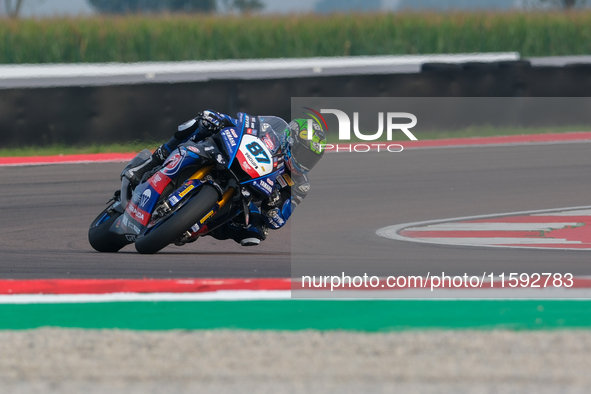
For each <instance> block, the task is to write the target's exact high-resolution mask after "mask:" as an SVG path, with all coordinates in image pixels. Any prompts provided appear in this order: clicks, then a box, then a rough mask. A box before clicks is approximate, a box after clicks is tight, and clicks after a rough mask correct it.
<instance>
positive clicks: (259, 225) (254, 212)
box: [233, 203, 269, 246]
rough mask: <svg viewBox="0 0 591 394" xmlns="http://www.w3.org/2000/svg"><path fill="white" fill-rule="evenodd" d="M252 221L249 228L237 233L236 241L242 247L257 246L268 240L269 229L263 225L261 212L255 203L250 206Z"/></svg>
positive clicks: (235, 234) (234, 236) (235, 235)
mask: <svg viewBox="0 0 591 394" xmlns="http://www.w3.org/2000/svg"><path fill="white" fill-rule="evenodd" d="M249 216H250V220H249V224H248V226H245V227H244V228H242V229H240V231H235V232H234V234H233V238H234V241H236V242H239V243H240V245H242V246H257V245H259V244H260V243H261V241H264V240H265V239H266V238H267V234H268V233H269V229H268V228H267V226H265V225H264V224H263V219H262V216H261V211H260V210H259V208H258V207H257V206H256V205H254V204H253V203H251V204H250V215H249Z"/></svg>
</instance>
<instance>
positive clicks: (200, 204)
mask: <svg viewBox="0 0 591 394" xmlns="http://www.w3.org/2000/svg"><path fill="white" fill-rule="evenodd" d="M287 127H288V125H287V123H286V122H285V121H284V120H283V119H281V118H278V117H275V116H260V117H254V116H250V115H247V114H243V113H240V114H238V119H237V126H236V127H226V128H224V129H223V130H221V131H219V132H218V133H216V134H214V135H213V136H211V137H208V138H206V139H205V140H203V141H199V142H192V141H188V142H185V143H183V144H181V145H180V146H179V147H178V149H177V150H175V151H174V152H172V153H171V154H170V155H169V157H168V158H167V159H166V161H165V162H164V163H163V165H162V166H161V167H157V168H155V169H154V170H152V171H151V172H149V173H147V174H146V175H144V177H143V179H142V182H141V183H140V184H138V185H137V186H136V187H135V188H133V189H132V187H131V185H130V182H129V180H128V179H127V178H125V177H122V181H121V188H120V189H119V190H117V191H116V192H115V194H114V196H113V198H111V200H109V201H108V202H107V205H108V206H107V208H106V209H104V210H103V212H101V213H100V214H99V215H98V216H97V218H96V219H95V220H93V222H92V224H91V225H90V229H89V231H88V240H89V242H90V245H91V246H92V247H93V248H94V249H95V250H97V251H99V252H111V253H112V252H117V251H119V250H120V249H121V248H123V247H124V246H126V245H129V244H131V243H135V248H136V250H137V251H138V252H139V253H142V254H153V253H156V252H158V251H160V250H161V249H163V248H165V247H166V246H168V245H170V244H173V243H174V244H176V245H179V246H182V245H184V244H187V243H190V242H194V241H196V240H197V238H199V237H200V236H203V235H206V234H208V233H210V232H212V231H213V230H215V229H216V228H218V227H220V226H222V225H224V224H225V223H227V222H229V221H232V220H234V219H236V218H238V217H239V216H241V215H243V217H242V218H241V219H242V220H241V223H245V225H248V223H249V212H250V209H249V206H250V204H251V202H254V203H255V204H256V203H257V202H260V201H262V200H263V199H265V198H267V197H269V196H270V195H271V194H272V193H273V191H274V189H275V183H276V182H278V180H277V178H279V177H282V175H283V174H284V173H285V163H284V160H283V155H282V152H281V147H280V141H279V140H278V138H277V135H281V133H283V131H284V130H285V129H286V128H287ZM150 155H151V152H150V151H149V150H144V151H142V152H140V153H139V154H138V155H137V156H136V157H135V158H133V159H132V160H131V161H130V162H129V164H128V165H127V166H126V167H125V170H124V172H125V171H126V170H127V169H128V168H131V167H134V166H137V165H138V164H140V163H142V162H143V161H145V160H146V159H147V158H148V157H150ZM279 182H281V180H280V181H279Z"/></svg>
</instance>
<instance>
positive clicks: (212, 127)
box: [174, 110, 226, 141]
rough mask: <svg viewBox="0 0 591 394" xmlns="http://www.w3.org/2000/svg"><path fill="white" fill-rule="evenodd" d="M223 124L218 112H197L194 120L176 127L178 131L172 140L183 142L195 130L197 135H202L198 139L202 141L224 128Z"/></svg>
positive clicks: (223, 121)
mask: <svg viewBox="0 0 591 394" xmlns="http://www.w3.org/2000/svg"><path fill="white" fill-rule="evenodd" d="M225 124H226V122H225V119H224V118H223V117H222V116H221V114H220V113H218V112H215V111H211V110H207V111H203V112H199V113H198V114H197V116H196V117H195V118H193V119H191V120H189V121H187V122H185V123H183V124H182V125H180V126H179V127H178V131H177V132H176V133H174V138H176V139H177V140H178V141H184V140H186V139H187V138H189V137H190V136H191V135H192V134H193V133H195V131H197V129H200V131H199V133H200V134H203V135H202V136H201V138H200V139H203V138H205V137H208V136H210V135H212V134H215V133H217V132H218V131H220V130H221V129H223V128H224V127H226V125H225Z"/></svg>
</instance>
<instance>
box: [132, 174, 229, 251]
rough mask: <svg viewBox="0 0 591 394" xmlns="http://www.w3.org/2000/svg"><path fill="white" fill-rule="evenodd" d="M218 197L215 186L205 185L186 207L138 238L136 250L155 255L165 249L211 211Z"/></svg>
mask: <svg viewBox="0 0 591 394" xmlns="http://www.w3.org/2000/svg"><path fill="white" fill-rule="evenodd" d="M218 197H219V196H218V192H217V190H216V189H215V188H214V187H213V186H211V185H203V186H202V187H201V191H200V192H199V194H197V196H195V197H193V199H192V200H191V201H189V202H188V203H187V204H186V205H185V206H184V207H181V209H179V210H178V211H177V212H175V213H174V214H173V215H172V216H171V217H170V218H168V219H167V220H165V221H164V223H162V224H161V225H159V226H158V227H156V228H155V229H153V230H152V231H150V232H149V233H148V234H147V235H145V236H143V237H141V238H138V239H137V240H136V242H135V249H136V250H137V251H138V252H139V253H142V254H154V253H156V252H158V251H160V250H162V249H164V248H165V247H166V246H168V245H169V244H171V243H172V242H173V241H174V240H175V239H178V238H179V237H180V236H181V235H182V234H183V233H184V232H185V231H187V230H188V229H189V228H191V226H193V225H194V224H195V223H197V221H199V219H201V218H203V217H204V216H205V215H206V214H207V213H208V212H209V211H211V209H212V208H213V207H214V205H215V203H216V202H217V201H218Z"/></svg>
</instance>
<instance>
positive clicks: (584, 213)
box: [532, 209, 591, 216]
mask: <svg viewBox="0 0 591 394" xmlns="http://www.w3.org/2000/svg"><path fill="white" fill-rule="evenodd" d="M532 216H591V209H579V210H576V211H568V212H553V213H549V214H543V213H538V214H535V215H532Z"/></svg>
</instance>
